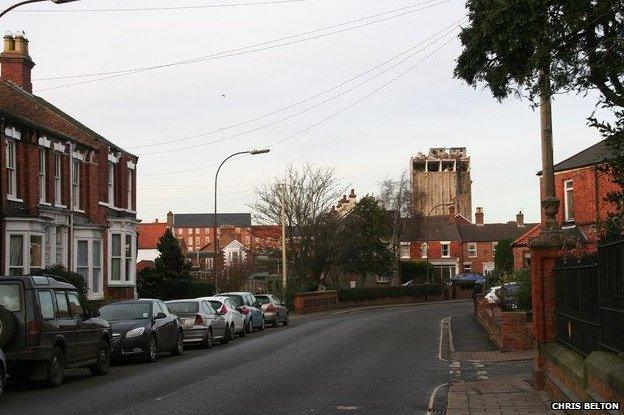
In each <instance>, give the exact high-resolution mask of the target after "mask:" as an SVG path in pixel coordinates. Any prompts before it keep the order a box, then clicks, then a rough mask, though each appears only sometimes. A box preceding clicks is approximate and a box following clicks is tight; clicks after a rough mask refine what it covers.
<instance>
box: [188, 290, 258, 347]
mask: <svg viewBox="0 0 624 415" xmlns="http://www.w3.org/2000/svg"><path fill="white" fill-rule="evenodd" d="M198 300H204V301H208V302H209V303H210V305H211V306H212V308H214V309H215V310H217V313H219V314H220V315H221V316H223V318H224V319H225V322H226V325H227V329H226V333H227V335H226V337H228V339H229V340H234V334H238V335H239V336H240V337H245V336H246V335H247V333H246V332H245V317H244V316H243V315H242V314H241V313H240V311H238V310H236V306H235V305H234V303H233V302H232V300H231V299H230V298H229V297H226V296H220V295H217V296H214V297H201V298H198Z"/></svg>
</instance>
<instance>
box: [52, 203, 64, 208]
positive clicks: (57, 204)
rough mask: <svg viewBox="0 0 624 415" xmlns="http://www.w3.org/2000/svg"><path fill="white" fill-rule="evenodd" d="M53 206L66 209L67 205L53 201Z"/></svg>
mask: <svg viewBox="0 0 624 415" xmlns="http://www.w3.org/2000/svg"><path fill="white" fill-rule="evenodd" d="M54 207H57V208H61V209H67V206H65V205H61V204H60V203H54Z"/></svg>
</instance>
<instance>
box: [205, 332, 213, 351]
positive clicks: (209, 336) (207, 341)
mask: <svg viewBox="0 0 624 415" xmlns="http://www.w3.org/2000/svg"><path fill="white" fill-rule="evenodd" d="M212 340H213V334H212V329H208V334H206V339H205V340H204V347H205V348H206V349H210V348H211V347H212Z"/></svg>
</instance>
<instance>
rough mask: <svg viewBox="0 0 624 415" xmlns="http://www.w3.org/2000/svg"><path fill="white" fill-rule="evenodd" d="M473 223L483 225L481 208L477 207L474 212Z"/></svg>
mask: <svg viewBox="0 0 624 415" xmlns="http://www.w3.org/2000/svg"><path fill="white" fill-rule="evenodd" d="M475 224H476V225H477V226H483V208H482V207H478V208H477V213H475Z"/></svg>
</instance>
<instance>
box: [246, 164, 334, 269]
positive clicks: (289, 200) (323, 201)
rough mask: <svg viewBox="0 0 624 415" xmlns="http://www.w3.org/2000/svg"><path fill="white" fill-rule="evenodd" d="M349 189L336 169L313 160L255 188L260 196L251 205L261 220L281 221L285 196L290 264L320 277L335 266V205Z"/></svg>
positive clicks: (265, 221) (266, 221) (289, 169)
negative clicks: (336, 172) (333, 238)
mask: <svg viewBox="0 0 624 415" xmlns="http://www.w3.org/2000/svg"><path fill="white" fill-rule="evenodd" d="M345 189H346V187H342V186H340V181H339V180H338V179H337V178H336V176H335V173H334V170H333V169H329V168H322V167H318V166H314V165H310V164H307V165H305V166H303V167H301V168H296V167H294V166H292V165H291V166H289V167H288V168H287V169H286V172H285V174H284V177H282V178H280V177H275V178H273V179H271V180H269V181H268V182H267V183H265V184H264V185H262V186H260V187H257V188H256V189H255V191H256V195H257V198H258V199H257V201H256V202H254V203H253V204H251V205H250V207H251V208H252V209H253V210H254V211H255V212H256V215H255V216H256V219H257V220H258V221H259V222H261V223H269V224H279V223H281V208H282V199H283V200H284V211H285V216H286V227H287V232H286V242H287V245H288V248H287V249H288V251H289V252H288V255H289V266H290V267H291V269H293V271H295V273H296V274H297V276H298V277H299V278H301V279H303V280H306V279H312V280H314V281H319V280H320V278H321V275H322V274H323V273H324V272H326V271H327V270H328V269H329V268H330V266H331V257H332V252H331V246H332V245H331V243H330V239H331V235H333V232H332V230H333V229H334V228H335V223H334V222H335V220H337V219H336V216H337V215H335V214H333V213H332V212H331V211H332V209H331V208H332V206H333V205H334V203H336V202H337V201H338V200H339V198H340V196H341V194H342V193H343V191H344V190H345Z"/></svg>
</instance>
